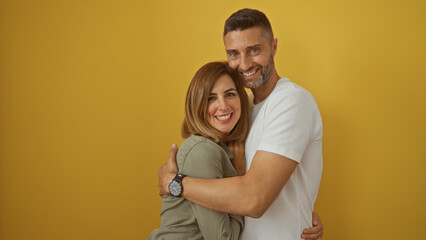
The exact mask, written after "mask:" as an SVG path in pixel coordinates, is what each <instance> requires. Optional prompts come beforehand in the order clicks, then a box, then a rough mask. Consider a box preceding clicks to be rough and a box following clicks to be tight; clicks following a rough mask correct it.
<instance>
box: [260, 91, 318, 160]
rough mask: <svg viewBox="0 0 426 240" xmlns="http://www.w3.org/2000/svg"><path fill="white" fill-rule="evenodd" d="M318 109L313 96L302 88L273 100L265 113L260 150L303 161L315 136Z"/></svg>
mask: <svg viewBox="0 0 426 240" xmlns="http://www.w3.org/2000/svg"><path fill="white" fill-rule="evenodd" d="M317 109H318V108H317V106H316V103H315V101H314V99H313V98H312V96H310V95H308V94H307V93H305V92H303V91H295V92H293V93H291V94H289V95H283V96H278V97H276V98H275V99H272V101H270V102H269V103H268V106H267V108H266V110H265V113H264V114H265V122H264V124H263V128H264V129H263V131H264V132H263V135H262V139H261V142H260V145H259V148H258V150H262V151H267V152H273V153H276V154H279V155H282V156H285V157H287V158H290V159H292V160H294V161H296V162H298V163H300V161H301V159H302V157H303V153H304V151H305V149H306V147H307V145H308V144H309V142H310V139H311V138H312V135H313V128H314V124H315V122H314V121H315V119H317V113H318V111H317Z"/></svg>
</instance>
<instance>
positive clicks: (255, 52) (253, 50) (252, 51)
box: [251, 48, 259, 54]
mask: <svg viewBox="0 0 426 240" xmlns="http://www.w3.org/2000/svg"><path fill="white" fill-rule="evenodd" d="M258 52H259V49H258V48H253V49H252V50H251V53H253V54H257V53H258Z"/></svg>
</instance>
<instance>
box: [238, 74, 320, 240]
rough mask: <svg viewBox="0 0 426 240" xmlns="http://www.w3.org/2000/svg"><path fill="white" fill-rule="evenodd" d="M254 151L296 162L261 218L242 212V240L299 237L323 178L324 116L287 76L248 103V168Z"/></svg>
mask: <svg viewBox="0 0 426 240" xmlns="http://www.w3.org/2000/svg"><path fill="white" fill-rule="evenodd" d="M258 150H262V151H267V152H272V153H276V154H279V155H282V156H285V157H287V158H290V159H292V160H294V161H296V162H298V163H299V164H298V165H297V167H296V169H295V171H294V172H293V174H292V175H291V177H290V179H289V180H288V181H287V183H286V184H285V186H284V188H283V189H282V190H281V192H280V194H279V195H278V196H277V198H276V199H275V200H274V202H273V203H272V205H271V206H270V207H269V208H268V210H267V211H266V212H265V214H264V215H263V216H262V217H261V218H258V219H254V218H250V217H245V224H246V227H245V229H244V231H243V234H242V237H241V239H242V240H252V239H253V240H261V239H267V240H274V239H277V240H278V239H279V240H282V239H300V236H301V234H302V231H303V229H305V228H307V227H310V226H312V211H313V205H314V202H315V199H316V197H317V194H318V189H319V184H320V181H321V173H322V120H321V115H320V112H319V110H318V106H317V104H316V102H315V99H314V98H313V97H312V95H311V94H310V93H309V92H308V91H306V90H305V89H303V88H302V87H300V86H299V85H297V84H295V83H292V82H290V80H289V79H287V78H282V79H280V80H279V81H278V83H277V85H276V86H275V88H274V90H273V91H272V93H271V94H270V95H269V96H268V97H267V98H266V99H265V100H264V101H263V102H261V103H259V104H256V105H254V106H253V108H252V123H251V129H250V133H249V136H248V138H247V141H246V158H247V169H249V168H250V164H251V162H252V160H253V157H254V155H255V153H256V151H258Z"/></svg>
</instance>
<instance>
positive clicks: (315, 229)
mask: <svg viewBox="0 0 426 240" xmlns="http://www.w3.org/2000/svg"><path fill="white" fill-rule="evenodd" d="M312 225H313V226H312V227H311V228H306V229H305V230H303V234H302V238H303V239H315V240H320V239H321V238H322V234H323V233H324V227H323V225H322V223H321V219H320V217H319V216H318V214H316V213H315V212H313V213H312Z"/></svg>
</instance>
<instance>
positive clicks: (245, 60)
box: [239, 56, 251, 71]
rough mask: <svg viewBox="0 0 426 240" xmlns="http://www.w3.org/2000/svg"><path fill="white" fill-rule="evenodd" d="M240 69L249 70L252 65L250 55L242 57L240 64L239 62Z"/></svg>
mask: <svg viewBox="0 0 426 240" xmlns="http://www.w3.org/2000/svg"><path fill="white" fill-rule="evenodd" d="M239 65H240V66H239V69H240V70H241V71H247V70H249V69H250V67H251V59H250V57H247V56H241V58H240V64H239Z"/></svg>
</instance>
